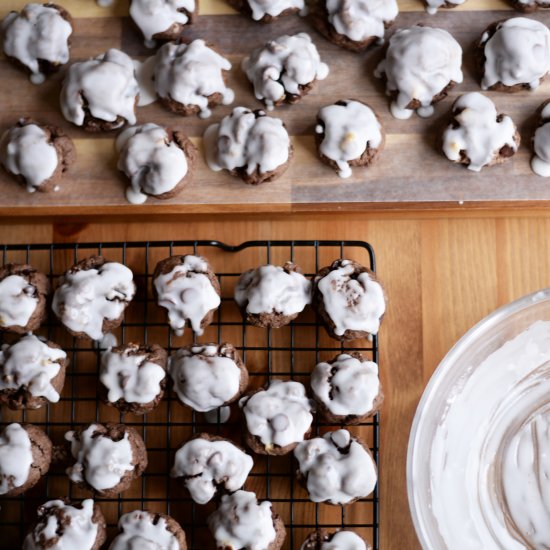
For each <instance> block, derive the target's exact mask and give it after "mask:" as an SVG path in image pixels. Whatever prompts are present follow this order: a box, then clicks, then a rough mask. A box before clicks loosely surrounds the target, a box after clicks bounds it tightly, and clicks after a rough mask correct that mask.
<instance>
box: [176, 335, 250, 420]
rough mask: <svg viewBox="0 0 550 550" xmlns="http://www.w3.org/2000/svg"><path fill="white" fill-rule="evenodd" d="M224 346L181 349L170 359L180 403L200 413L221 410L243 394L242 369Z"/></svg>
mask: <svg viewBox="0 0 550 550" xmlns="http://www.w3.org/2000/svg"><path fill="white" fill-rule="evenodd" d="M218 353H221V354H222V355H223V353H224V348H223V346H217V345H216V344H205V345H198V346H193V347H191V348H180V349H178V350H177V351H176V353H175V354H174V355H173V356H172V357H171V358H170V359H169V362H168V372H169V373H170V376H171V377H172V380H173V381H174V391H175V392H176V393H177V395H178V397H179V399H180V401H181V402H182V403H185V404H186V405H187V406H188V407H191V408H192V409H194V410H196V411H200V412H206V411H211V410H213V409H217V408H218V407H221V406H222V405H224V404H225V403H227V402H228V401H230V400H231V399H232V398H234V397H235V396H236V395H237V393H238V392H239V385H240V381H241V370H240V369H239V367H238V366H237V364H236V363H235V361H233V359H231V358H230V357H221V356H219V355H217V354H218Z"/></svg>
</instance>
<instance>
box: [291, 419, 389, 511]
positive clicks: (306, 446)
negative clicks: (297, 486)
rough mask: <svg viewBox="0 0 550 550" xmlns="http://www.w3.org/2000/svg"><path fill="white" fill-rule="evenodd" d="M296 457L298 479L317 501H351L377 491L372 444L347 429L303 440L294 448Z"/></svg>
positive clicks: (339, 502)
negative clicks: (370, 447)
mask: <svg viewBox="0 0 550 550" xmlns="http://www.w3.org/2000/svg"><path fill="white" fill-rule="evenodd" d="M294 456H295V457H296V460H297V461H298V464H299V467H298V471H297V472H296V474H297V476H298V480H299V481H300V482H301V483H302V484H303V485H304V487H305V488H306V489H307V492H308V493H309V498H310V500H311V501H313V502H326V503H327V504H333V505H344V504H350V503H352V502H355V501H356V500H359V499H360V498H365V497H367V496H369V495H370V494H371V493H372V492H373V491H374V488H375V486H376V482H377V479H378V473H377V469H376V463H375V462H374V459H373V458H372V455H371V453H370V451H369V448H368V446H367V445H366V444H365V443H364V442H363V441H362V440H361V439H359V438H358V437H355V436H353V435H352V434H350V432H348V431H347V430H336V431H334V432H327V433H326V434H325V435H323V437H315V438H313V439H309V440H307V441H303V442H301V443H299V444H298V446H297V447H296V448H295V449H294ZM329 478H330V483H328V482H327V479H329Z"/></svg>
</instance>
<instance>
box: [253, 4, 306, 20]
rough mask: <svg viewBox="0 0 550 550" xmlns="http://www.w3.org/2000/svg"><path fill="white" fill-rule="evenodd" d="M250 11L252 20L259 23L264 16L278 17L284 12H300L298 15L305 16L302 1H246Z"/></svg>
mask: <svg viewBox="0 0 550 550" xmlns="http://www.w3.org/2000/svg"><path fill="white" fill-rule="evenodd" d="M246 2H247V3H248V5H249V7H250V10H251V11H252V19H254V21H259V20H260V19H262V18H263V17H265V16H266V15H270V16H271V17H278V16H279V15H281V14H282V13H283V12H284V11H286V10H293V9H297V10H300V12H301V13H300V15H305V13H306V7H305V2H304V0H246Z"/></svg>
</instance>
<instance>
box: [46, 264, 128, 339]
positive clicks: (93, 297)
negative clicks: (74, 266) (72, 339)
mask: <svg viewBox="0 0 550 550" xmlns="http://www.w3.org/2000/svg"><path fill="white" fill-rule="evenodd" d="M133 277H134V276H133V274H132V272H131V271H130V269H128V268H127V267H126V266H125V265H122V264H119V263H117V262H106V263H105V264H103V265H102V266H101V267H99V268H97V269H95V268H93V269H86V270H82V269H81V270H79V271H74V272H70V271H68V272H67V273H65V275H64V276H63V278H62V282H61V285H60V286H59V287H58V288H57V290H56V291H55V293H54V296H53V302H52V309H53V310H54V312H55V314H56V315H57V316H58V317H59V319H60V320H61V322H62V323H63V324H64V325H65V326H66V327H67V328H69V329H70V330H72V331H73V332H83V333H85V334H86V335H87V336H89V337H90V338H91V339H92V340H100V339H101V338H102V337H103V320H104V319H109V320H113V319H118V317H120V315H122V313H123V311H124V309H125V307H126V305H127V303H128V302H130V301H131V300H132V298H133V297H134V294H135V292H136V285H135V284H134V281H133Z"/></svg>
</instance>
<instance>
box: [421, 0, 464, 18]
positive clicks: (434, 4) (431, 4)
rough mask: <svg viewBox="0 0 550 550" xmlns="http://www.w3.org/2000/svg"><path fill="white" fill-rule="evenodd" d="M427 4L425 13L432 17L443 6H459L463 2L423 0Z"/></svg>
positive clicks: (456, 0) (459, 0)
mask: <svg viewBox="0 0 550 550" xmlns="http://www.w3.org/2000/svg"><path fill="white" fill-rule="evenodd" d="M424 1H425V2H426V4H427V6H426V11H427V12H428V13H429V14H430V15H434V14H436V13H437V10H438V9H439V8H441V7H442V6H443V5H444V4H447V3H449V4H453V5H455V6H460V5H461V4H464V1H465V0H424Z"/></svg>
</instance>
